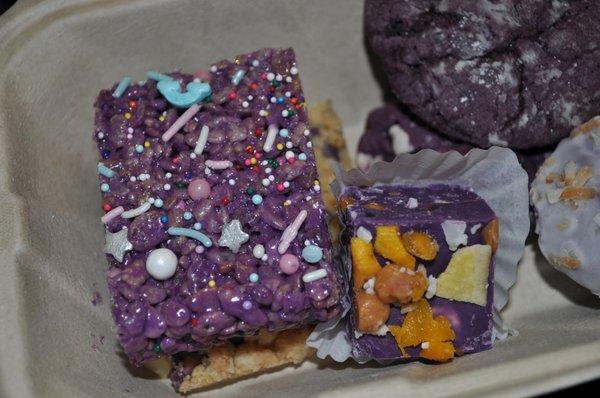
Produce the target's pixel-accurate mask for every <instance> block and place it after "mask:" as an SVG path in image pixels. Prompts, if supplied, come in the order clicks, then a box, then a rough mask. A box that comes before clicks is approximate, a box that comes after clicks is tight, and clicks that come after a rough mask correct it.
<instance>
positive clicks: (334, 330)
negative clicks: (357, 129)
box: [307, 147, 529, 362]
mask: <svg viewBox="0 0 600 398" xmlns="http://www.w3.org/2000/svg"><path fill="white" fill-rule="evenodd" d="M334 170H335V172H336V180H335V181H333V183H332V184H331V188H332V191H333V193H334V194H335V195H336V197H338V198H339V196H340V194H341V193H342V192H343V190H344V187H346V186H361V187H368V186H373V185H379V184H389V183H399V184H405V185H411V186H425V185H429V184H433V183H438V184H439V183H442V184H452V185H459V186H462V187H465V188H471V189H472V190H473V191H474V192H475V193H476V194H478V195H479V196H481V197H482V198H483V199H484V200H485V201H486V202H487V204H488V205H489V206H490V207H491V208H492V210H493V211H494V212H495V213H496V216H497V217H498V219H499V221H500V241H499V246H498V250H497V252H496V255H495V270H494V333H493V336H494V340H504V339H506V338H507V337H508V335H509V334H514V333H516V332H515V331H514V330H513V329H511V328H510V327H508V326H507V325H506V324H505V323H504V322H503V321H502V317H501V316H500V312H501V311H502V309H503V308H504V307H505V306H506V303H507V302H508V298H509V290H510V288H511V287H512V286H513V285H514V284H515V282H516V279H517V264H518V263H519V260H520V259H521V256H522V255H523V249H524V246H525V239H526V238H527V234H528V233H529V196H528V179H527V173H525V170H523V168H522V167H521V166H520V165H519V162H518V160H517V157H516V155H515V154H514V152H513V151H511V150H510V149H506V148H500V147H492V148H490V149H487V150H482V149H473V150H471V151H470V152H469V153H467V154H466V155H461V154H459V153H458V152H455V151H451V152H446V153H439V152H436V151H433V150H430V149H425V150H422V151H420V152H418V153H416V154H402V155H398V156H397V157H396V158H395V159H394V160H393V161H392V162H377V163H375V164H373V165H372V166H371V168H370V169H369V170H368V172H366V173H364V172H362V171H360V170H358V169H352V170H350V171H343V170H341V167H340V166H339V165H336V166H334ZM346 256H347V255H346ZM347 260H348V261H344V265H343V266H342V267H341V268H342V272H343V273H345V277H346V286H345V289H346V293H348V292H349V287H348V281H349V279H350V278H349V275H350V267H351V264H350V261H349V258H348V259H347ZM343 304H344V308H345V311H344V313H343V314H342V315H341V316H340V317H339V318H337V319H335V320H331V321H329V322H327V323H323V324H321V325H318V326H317V327H316V328H315V330H314V332H313V333H312V334H311V335H310V336H309V338H308V340H307V344H308V345H309V346H311V347H314V348H316V349H317V356H318V357H319V358H326V357H327V356H330V357H331V358H333V359H334V360H335V361H338V362H343V361H345V360H346V359H348V358H352V347H351V343H350V341H349V339H348V337H347V328H346V321H347V316H348V310H349V309H350V305H351V303H350V300H349V298H348V294H347V295H346V297H345V300H344V301H343ZM353 359H355V360H356V358H353ZM357 362H358V361H357ZM360 362H364V360H362V359H361V361H360Z"/></svg>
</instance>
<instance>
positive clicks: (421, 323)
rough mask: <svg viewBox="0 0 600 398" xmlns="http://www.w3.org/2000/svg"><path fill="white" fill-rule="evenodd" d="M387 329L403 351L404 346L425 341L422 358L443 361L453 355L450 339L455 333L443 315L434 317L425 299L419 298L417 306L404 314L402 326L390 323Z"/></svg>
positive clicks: (414, 345) (415, 344) (412, 345)
mask: <svg viewBox="0 0 600 398" xmlns="http://www.w3.org/2000/svg"><path fill="white" fill-rule="evenodd" d="M389 329H390V332H391V333H392V335H393V336H394V338H395V339H396V344H398V347H399V348H400V351H401V352H403V353H404V349H405V348H406V347H416V346H418V345H419V344H421V343H425V342H427V343H428V347H427V348H424V349H422V350H421V353H420V356H421V357H422V358H426V359H430V360H432V361H438V362H444V361H447V360H449V359H451V358H452V357H453V356H454V345H453V344H452V340H454V338H455V334H454V330H453V329H452V325H451V324H450V322H449V321H448V319H446V317H444V316H443V315H439V316H437V317H436V318H435V319H434V318H433V312H432V311H431V306H430V305H429V303H428V302H427V300H420V301H419V302H418V303H417V308H415V309H414V310H412V311H411V312H409V313H408V314H406V316H405V317H404V322H403V323H402V326H395V325H392V326H389Z"/></svg>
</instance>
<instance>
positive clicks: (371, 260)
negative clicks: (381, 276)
mask: <svg viewBox="0 0 600 398" xmlns="http://www.w3.org/2000/svg"><path fill="white" fill-rule="evenodd" d="M350 251H351V253H352V275H353V278H354V288H355V289H362V285H363V284H364V283H365V282H366V281H367V280H368V279H369V278H372V277H374V276H375V274H377V272H379V270H380V269H381V265H379V262H378V261H377V258H376V257H375V253H373V245H372V244H371V243H370V242H366V241H364V240H362V239H360V238H357V237H354V238H352V239H351V240H350Z"/></svg>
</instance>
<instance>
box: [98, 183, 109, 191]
mask: <svg viewBox="0 0 600 398" xmlns="http://www.w3.org/2000/svg"><path fill="white" fill-rule="evenodd" d="M109 189H110V185H108V184H107V183H102V184H101V185H100V190H101V191H102V192H108V190H109Z"/></svg>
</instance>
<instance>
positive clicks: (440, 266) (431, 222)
mask: <svg viewBox="0 0 600 398" xmlns="http://www.w3.org/2000/svg"><path fill="white" fill-rule="evenodd" d="M342 196H343V197H352V198H354V199H355V202H354V203H352V204H350V205H348V207H347V209H346V211H344V212H343V213H342V218H343V220H344V225H345V229H344V232H343V237H342V242H343V243H344V244H346V245H348V244H349V242H350V238H351V237H353V236H356V231H357V230H358V228H359V227H361V226H362V227H364V228H366V229H368V230H369V231H370V232H371V234H372V235H373V237H375V236H376V233H375V228H376V227H377V226H378V225H398V226H399V227H400V230H401V231H406V230H411V229H415V230H421V231H426V232H427V233H428V234H429V235H430V236H432V237H434V238H435V240H436V241H437V243H438V245H439V253H438V255H437V256H436V258H435V259H434V260H432V261H424V260H418V263H422V264H423V265H425V267H426V269H427V275H433V276H434V277H436V278H437V277H438V276H439V275H440V274H441V273H442V272H443V271H444V270H445V269H446V267H447V265H448V263H449V261H450V258H451V256H452V253H453V252H451V251H450V249H449V248H448V245H447V243H446V239H445V236H444V232H443V230H442V227H441V223H442V222H443V221H445V220H460V221H465V222H466V224H467V228H466V232H465V233H466V234H467V236H468V244H467V245H468V246H470V245H474V244H484V241H483V237H482V235H481V230H482V227H484V226H485V225H486V224H487V223H488V222H490V221H492V220H493V219H494V218H496V216H495V214H494V212H493V211H492V209H491V208H490V207H489V206H488V205H487V204H486V203H485V201H484V200H483V199H482V198H480V197H479V196H478V195H476V194H475V193H473V192H471V191H467V190H465V189H463V188H461V187H458V186H448V185H431V186H428V187H423V188H416V187H407V186H397V185H384V186H378V187H375V188H366V189H361V188H356V187H349V188H347V189H346V190H345V191H344V193H343V195H342ZM409 198H415V199H417V201H418V207H417V208H415V209H409V208H407V207H406V204H407V202H408V199H409ZM369 203H378V204H381V205H382V206H383V207H384V210H374V209H372V208H365V207H364V205H366V204H369ZM477 224H480V226H481V228H479V229H478V231H477V232H476V233H475V234H471V233H470V230H471V227H473V226H474V225H477ZM378 258H379V260H380V262H381V264H385V260H384V259H383V258H381V257H379V256H378ZM493 280H494V266H493V259H492V262H491V263H490V272H489V276H488V290H487V303H486V306H485V307H482V306H479V305H476V304H472V303H467V302H459V301H452V300H448V299H445V298H441V297H437V296H434V297H433V298H432V299H430V300H429V304H430V305H431V307H432V310H433V313H434V316H437V315H444V316H445V317H446V318H447V319H448V320H449V321H450V323H451V324H452V327H453V329H454V332H455V334H456V339H455V340H454V346H455V348H456V350H457V352H459V353H464V354H467V353H473V352H478V351H483V350H487V349H489V348H491V346H492V326H493V320H492V311H493ZM403 320H404V315H402V314H401V313H400V309H399V308H397V307H394V306H392V307H391V313H390V318H389V320H388V323H387V324H388V325H402V322H403ZM354 330H355V318H354V316H351V317H350V322H349V333H348V334H349V336H350V339H351V340H352V345H353V353H354V355H355V357H357V358H372V359H375V360H376V361H378V362H382V363H387V362H390V361H392V360H398V359H401V358H402V355H401V353H400V350H399V349H398V346H397V344H396V341H395V339H394V337H393V336H392V335H391V333H388V334H386V335H385V336H374V335H368V334H365V335H363V336H361V337H359V338H357V337H356V336H355V334H354ZM407 352H408V353H409V355H411V357H413V358H418V355H419V352H420V347H415V348H412V347H409V348H408V349H407Z"/></svg>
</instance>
